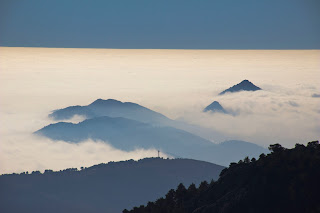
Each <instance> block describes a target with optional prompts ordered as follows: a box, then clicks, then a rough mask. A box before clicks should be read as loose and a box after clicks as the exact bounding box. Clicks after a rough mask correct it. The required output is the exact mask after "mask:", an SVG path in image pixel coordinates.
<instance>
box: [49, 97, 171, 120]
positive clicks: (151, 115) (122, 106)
mask: <svg viewBox="0 0 320 213" xmlns="http://www.w3.org/2000/svg"><path fill="white" fill-rule="evenodd" d="M75 115H81V116H84V117H85V118H94V117H100V116H108V117H124V118H128V119H132V120H136V121H141V122H145V123H156V124H164V123H168V122H170V121H171V120H170V119H169V118H167V117H166V116H164V115H162V114H160V113H158V112H155V111H152V110H150V109H148V108H146V107H143V106H141V105H139V104H136V103H131V102H121V101H118V100H114V99H108V100H103V99H97V100H95V101H94V102H92V103H91V104H89V105H87V106H70V107H67V108H63V109H58V110H54V111H53V112H52V113H51V114H50V115H49V117H51V118H53V119H54V120H66V119H71V118H72V117H73V116H75Z"/></svg>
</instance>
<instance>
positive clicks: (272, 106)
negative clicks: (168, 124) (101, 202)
mask: <svg viewBox="0 0 320 213" xmlns="http://www.w3.org/2000/svg"><path fill="white" fill-rule="evenodd" d="M0 52H1V54H0V100H1V101H0V126H1V128H0V138H1V140H0V173H10V172H22V171H26V170H28V171H33V170H41V171H43V170H44V169H54V170H60V169H65V168H70V167H78V168H79V167H81V166H90V165H94V164H97V163H102V162H108V161H111V160H113V161H117V160H125V159H131V158H133V159H140V158H143V157H156V156H157V151H156V150H135V151H133V152H129V153H128V152H123V151H121V150H116V149H114V148H112V147H111V146H109V145H108V144H105V143H101V142H94V141H85V142H83V143H81V144H79V145H77V144H69V143H65V142H62V141H60V142H54V141H50V140H48V139H45V138H40V137H36V136H34V135H32V132H34V131H36V130H38V129H40V128H42V127H44V126H46V125H48V124H50V123H54V121H52V120H50V119H49V118H48V114H49V113H50V112H51V111H52V110H55V109H60V108H64V107H67V106H72V105H88V104H90V103H91V102H93V101H94V100H96V99H98V98H102V99H109V98H112V99H117V100H120V101H126V102H127V101H129V102H134V103H138V104H140V105H142V106H145V107H147V108H150V109H152V110H155V111H157V112H160V113H162V114H164V115H166V116H168V117H169V118H171V119H177V120H183V121H185V122H188V123H191V124H195V125H199V126H202V127H206V128H209V129H211V130H213V132H219V133H221V134H224V135H226V136H227V139H237V140H244V141H248V142H252V143H256V144H259V145H261V146H263V147H267V146H268V145H270V144H274V143H280V144H282V145H283V146H285V147H288V148H290V147H293V146H294V145H295V143H303V144H306V143H307V142H309V141H312V140H319V139H320V135H319V132H320V110H319V109H320V98H319V96H320V86H319V85H320V84H319V79H320V72H319V68H320V60H319V58H320V51H319V50H126V49H68V48H65V49H63V48H15V47H0ZM244 79H248V80H250V81H251V82H253V83H254V84H255V85H257V86H259V87H261V88H262V90H261V91H256V92H240V93H235V94H226V95H223V96H218V94H219V93H220V92H221V91H223V90H225V89H227V88H229V87H231V86H233V85H234V84H237V83H239V82H240V81H242V80H244ZM213 101H219V102H220V104H221V105H222V106H223V107H225V108H226V109H227V110H230V111H233V112H235V114H236V116H233V115H224V114H219V113H218V114H210V113H203V112H202V110H203V109H204V108H205V107H206V106H207V105H209V104H210V103H211V102H213ZM81 120H83V118H81V117H76V118H74V119H73V122H80V121H81ZM203 137H205V136H203ZM210 139H212V140H213V142H216V143H219V142H221V141H214V135H213V138H210ZM162 155H163V156H164V157H170V156H168V155H165V154H164V153H162Z"/></svg>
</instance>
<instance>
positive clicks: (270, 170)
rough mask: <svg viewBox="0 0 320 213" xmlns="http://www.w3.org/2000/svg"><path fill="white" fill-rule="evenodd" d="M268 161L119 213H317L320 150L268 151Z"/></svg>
mask: <svg viewBox="0 0 320 213" xmlns="http://www.w3.org/2000/svg"><path fill="white" fill-rule="evenodd" d="M269 149H270V150H271V151H272V152H271V153H270V154H268V155H264V154H261V155H260V158H259V159H258V160H256V159H254V158H253V159H249V158H246V159H244V160H240V161H239V162H238V163H231V164H230V166H229V168H226V169H224V170H223V171H222V172H221V174H220V178H219V180H218V181H217V182H211V183H210V184H208V183H207V182H206V181H205V182H202V183H201V184H200V186H199V187H198V188H197V187H196V186H195V185H194V184H192V185H190V186H189V187H188V188H185V187H184V185H183V184H180V185H179V186H178V187H177V189H176V190H170V191H169V192H168V193H167V194H166V196H165V197H163V198H160V199H158V200H156V201H155V202H149V203H148V205H147V206H140V207H135V208H133V209H132V210H131V211H128V210H124V211H123V213H128V212H130V213H147V212H148V213H149V212H152V213H215V212H217V213H242V212H244V213H257V212H259V213H263V212H266V213H267V212H268V213H270V212H273V213H277V212H279V213H284V212H288V213H295V212H297V213H301V212H304V213H316V212H320V197H319V190H320V182H319V180H320V145H319V142H318V141H314V142H309V143H308V145H307V146H304V145H302V144H296V146H295V148H293V149H285V148H283V147H282V146H281V145H279V144H275V145H270V147H269Z"/></svg>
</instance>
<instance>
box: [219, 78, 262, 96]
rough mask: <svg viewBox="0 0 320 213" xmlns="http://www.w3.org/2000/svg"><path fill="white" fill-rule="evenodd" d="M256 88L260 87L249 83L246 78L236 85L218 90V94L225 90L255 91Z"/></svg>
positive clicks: (225, 91)
mask: <svg viewBox="0 0 320 213" xmlns="http://www.w3.org/2000/svg"><path fill="white" fill-rule="evenodd" d="M257 90H261V88H260V87H257V86H256V85H254V84H253V83H251V82H250V81H248V80H243V81H241V82H240V83H239V84H236V85H234V86H232V87H230V88H229V89H226V90H224V91H222V92H220V93H219V95H223V94H225V93H227V92H240V91H257Z"/></svg>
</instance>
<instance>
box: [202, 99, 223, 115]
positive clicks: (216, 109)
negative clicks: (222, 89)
mask: <svg viewBox="0 0 320 213" xmlns="http://www.w3.org/2000/svg"><path fill="white" fill-rule="evenodd" d="M203 111H204V112H208V111H210V112H220V113H225V114H228V112H227V111H226V110H225V109H224V108H223V107H222V106H221V104H220V103H219V102H218V101H214V102H212V103H211V104H210V105H208V106H207V107H206V108H204V110H203Z"/></svg>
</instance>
